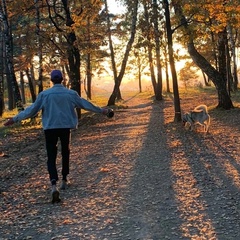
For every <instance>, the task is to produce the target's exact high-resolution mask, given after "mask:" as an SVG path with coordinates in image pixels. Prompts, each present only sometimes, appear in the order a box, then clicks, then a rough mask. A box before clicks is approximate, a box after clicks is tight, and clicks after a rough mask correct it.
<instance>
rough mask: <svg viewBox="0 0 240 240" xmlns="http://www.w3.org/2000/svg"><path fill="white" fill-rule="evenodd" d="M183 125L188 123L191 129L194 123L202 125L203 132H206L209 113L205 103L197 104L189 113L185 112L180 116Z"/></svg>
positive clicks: (208, 123)
mask: <svg viewBox="0 0 240 240" xmlns="http://www.w3.org/2000/svg"><path fill="white" fill-rule="evenodd" d="M182 121H183V125H184V126H185V125H186V123H188V124H190V129H191V130H193V129H194V126H195V125H196V124H200V125H203V126H204V132H208V130H209V126H210V115H209V114H208V109H207V106H206V105H199V106H197V107H195V108H194V109H193V110H192V111H190V112H189V113H185V114H184V115H183V118H182Z"/></svg>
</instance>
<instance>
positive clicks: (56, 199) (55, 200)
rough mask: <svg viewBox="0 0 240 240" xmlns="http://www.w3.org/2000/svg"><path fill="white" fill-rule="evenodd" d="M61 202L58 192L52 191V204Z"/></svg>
mask: <svg viewBox="0 0 240 240" xmlns="http://www.w3.org/2000/svg"><path fill="white" fill-rule="evenodd" d="M59 202H61V199H60V198H59V191H58V190H54V191H52V203H59Z"/></svg>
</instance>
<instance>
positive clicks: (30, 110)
mask: <svg viewBox="0 0 240 240" xmlns="http://www.w3.org/2000/svg"><path fill="white" fill-rule="evenodd" d="M41 108H42V94H41V93H40V94H39V95H38V97H37V99H36V101H35V102H34V103H33V104H32V105H30V106H29V107H27V108H25V109H24V110H23V111H21V112H20V113H18V114H17V115H16V116H15V117H13V121H14V122H19V121H21V120H24V119H27V118H31V117H33V116H35V115H36V114H37V113H38V112H39V111H40V110H41Z"/></svg>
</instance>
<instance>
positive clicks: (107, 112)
mask: <svg viewBox="0 0 240 240" xmlns="http://www.w3.org/2000/svg"><path fill="white" fill-rule="evenodd" d="M103 114H104V115H106V116H107V117H108V118H112V117H113V116H114V111H113V109H111V108H104V109H103Z"/></svg>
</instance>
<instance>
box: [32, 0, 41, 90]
mask: <svg viewBox="0 0 240 240" xmlns="http://www.w3.org/2000/svg"><path fill="white" fill-rule="evenodd" d="M34 4H35V9H36V34H37V44H38V59H39V60H38V65H39V66H38V93H40V92H42V91H43V69H42V61H43V54H42V39H41V36H40V11H39V0H34Z"/></svg>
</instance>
